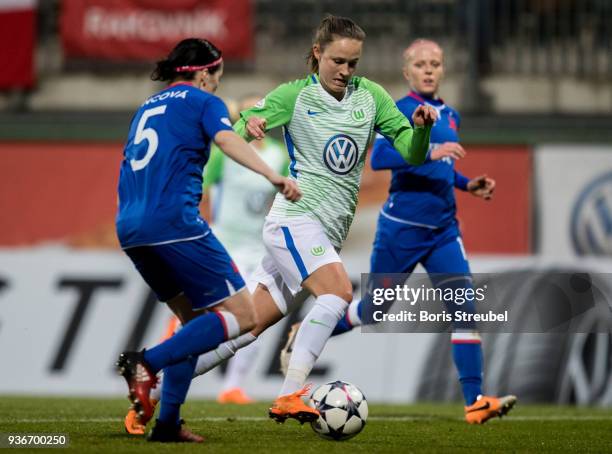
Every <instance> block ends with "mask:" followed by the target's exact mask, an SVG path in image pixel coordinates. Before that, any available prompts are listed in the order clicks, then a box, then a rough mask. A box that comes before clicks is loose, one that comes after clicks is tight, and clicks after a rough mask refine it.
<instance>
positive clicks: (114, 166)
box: [0, 142, 123, 246]
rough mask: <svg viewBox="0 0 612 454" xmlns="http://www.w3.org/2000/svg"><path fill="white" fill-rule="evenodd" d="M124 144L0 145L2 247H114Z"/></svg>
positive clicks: (0, 232)
mask: <svg viewBox="0 0 612 454" xmlns="http://www.w3.org/2000/svg"><path fill="white" fill-rule="evenodd" d="M122 151H123V144H121V143H116V144H112V143H111V144H107V143H100V144H98V143H7V142H4V143H0V162H1V163H2V165H0V212H1V213H3V215H2V216H0V246H25V245H32V244H37V243H48V242H51V243H58V242H62V243H65V242H69V243H73V242H74V241H77V240H78V241H79V242H82V238H83V236H86V237H87V239H88V241H89V242H91V243H94V244H102V243H103V244H116V243H117V240H116V237H115V232H114V218H115V213H116V211H117V181H118V178H119V166H120V163H121V159H122V157H123V153H122Z"/></svg>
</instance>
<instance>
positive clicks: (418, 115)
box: [412, 104, 438, 127]
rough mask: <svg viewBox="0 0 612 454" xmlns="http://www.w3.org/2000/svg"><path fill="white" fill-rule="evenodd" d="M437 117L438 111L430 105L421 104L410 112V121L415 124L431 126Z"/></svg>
mask: <svg viewBox="0 0 612 454" xmlns="http://www.w3.org/2000/svg"><path fill="white" fill-rule="evenodd" d="M437 119H438V112H436V109H434V108H433V107H431V106H426V105H424V104H421V105H420V106H419V107H417V108H416V109H415V110H414V112H413V113H412V123H413V124H414V125H415V126H419V127H420V126H431V125H433V124H434V123H435V122H436V120H437Z"/></svg>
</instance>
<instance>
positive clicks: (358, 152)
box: [198, 16, 436, 422]
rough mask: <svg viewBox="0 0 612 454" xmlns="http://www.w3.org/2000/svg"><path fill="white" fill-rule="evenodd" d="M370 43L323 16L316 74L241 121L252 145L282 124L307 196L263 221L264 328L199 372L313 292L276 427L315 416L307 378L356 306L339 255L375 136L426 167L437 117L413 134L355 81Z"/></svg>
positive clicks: (346, 23)
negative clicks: (306, 400)
mask: <svg viewBox="0 0 612 454" xmlns="http://www.w3.org/2000/svg"><path fill="white" fill-rule="evenodd" d="M364 39H365V33H364V32H363V30H362V29H361V28H360V27H359V26H358V25H357V24H355V23H354V22H353V21H352V20H351V19H348V18H343V17H337V16H327V17H325V18H324V19H323V20H322V21H321V24H320V25H319V28H318V30H317V33H316V36H315V39H314V43H313V46H312V49H311V53H310V56H309V62H310V66H311V68H310V69H311V73H310V74H309V75H308V76H307V77H305V78H304V79H301V80H296V81H294V82H290V83H285V84H282V85H280V86H279V87H277V88H276V89H274V90H273V91H272V92H270V93H268V95H266V97H265V98H264V99H262V100H261V101H260V102H259V103H258V104H257V105H256V106H255V107H253V108H252V109H248V110H246V111H243V112H242V113H241V119H240V120H239V121H238V123H237V124H236V125H234V128H235V130H236V131H237V132H238V133H239V134H240V135H242V136H243V137H245V138H247V139H250V140H253V139H259V140H261V139H263V138H264V137H265V134H266V132H267V131H268V130H269V129H272V128H276V127H279V126H282V127H283V131H284V136H285V142H286V145H287V150H288V153H289V158H290V160H291V164H290V165H289V173H290V178H292V179H294V180H295V181H296V182H297V184H298V186H299V188H300V190H301V191H302V199H301V200H300V201H299V202H296V203H284V202H283V201H282V200H281V199H280V198H279V197H276V199H275V200H274V204H273V206H272V209H271V210H270V214H269V215H268V217H267V218H266V222H265V224H264V228H263V240H264V245H265V248H266V255H265V256H264V258H263V259H262V262H261V264H260V265H259V267H258V268H257V270H256V271H255V273H254V275H253V276H251V277H250V278H249V280H253V281H255V282H257V287H256V289H255V292H254V294H253V298H254V301H255V309H256V313H257V319H258V323H257V327H256V328H255V329H254V330H253V331H251V332H250V333H246V334H244V335H241V336H239V337H237V338H235V339H233V340H231V341H228V342H226V343H224V344H222V345H220V346H219V347H218V348H217V349H216V350H214V351H212V352H208V353H206V354H204V355H201V356H200V358H199V359H198V372H205V371H206V370H210V369H212V368H213V367H215V366H216V365H218V364H220V363H221V362H222V361H224V360H225V359H227V358H229V357H231V356H232V355H233V354H234V353H235V351H236V350H237V349H238V348H242V347H244V346H246V345H248V344H250V343H252V342H253V341H254V340H255V339H256V338H257V336H258V335H259V334H260V333H262V332H263V331H264V330H265V329H266V328H268V327H269V326H271V325H273V324H274V323H276V322H277V321H278V320H280V319H282V318H283V317H284V316H285V315H286V314H287V313H288V311H290V310H292V309H294V308H295V307H296V306H297V305H299V304H300V303H301V302H302V301H304V299H305V298H306V297H307V296H309V295H313V296H314V297H315V303H314V306H313V308H312V309H311V311H310V312H309V313H308V315H307V316H306V318H305V319H304V320H305V323H302V325H301V327H300V330H299V332H298V335H297V338H296V342H295V347H294V350H293V355H292V357H291V362H290V364H289V369H288V372H287V376H286V377H285V382H284V384H283V387H282V389H281V391H280V394H279V397H278V398H277V399H276V401H275V402H274V403H273V405H272V408H270V413H269V414H270V417H271V418H273V419H275V420H277V421H279V422H283V421H285V420H286V419H287V418H294V419H297V420H299V421H301V422H305V421H313V420H315V419H316V418H318V412H317V411H316V410H314V409H312V408H310V407H309V406H307V405H305V404H304V403H303V402H302V399H301V396H302V395H304V394H305V393H306V392H307V391H308V387H307V386H304V383H305V381H306V378H307V376H308V374H309V373H310V371H311V369H312V367H313V365H314V363H315V361H316V359H317V358H318V357H319V355H320V354H321V352H322V350H323V347H324V346H325V343H326V342H327V339H329V337H330V335H331V333H332V330H333V329H334V327H335V326H336V323H337V322H338V320H340V318H341V317H342V316H343V315H344V313H345V311H346V308H347V307H348V304H349V302H350V301H351V300H352V296H353V292H352V285H351V282H350V280H349V278H348V275H347V273H346V270H345V269H344V266H343V265H342V261H341V260H340V257H339V255H338V252H339V250H340V249H341V248H342V245H343V243H344V240H345V238H346V236H347V235H348V230H349V227H350V225H351V223H352V221H353V217H354V214H355V209H356V206H357V198H358V192H359V184H360V180H361V173H362V170H363V166H364V164H365V158H366V150H367V149H368V147H369V145H370V143H371V142H372V140H373V139H374V136H375V133H376V132H378V133H380V134H382V135H384V136H386V137H388V138H389V140H390V141H391V143H392V144H393V146H394V148H395V149H396V150H397V151H398V152H399V153H400V155H401V156H402V157H403V158H404V159H405V160H406V161H407V162H408V163H410V164H413V165H419V164H421V163H423V162H424V160H425V157H426V154H427V151H428V147H429V134H430V130H431V126H432V125H433V123H434V121H435V119H436V112H435V110H434V109H433V108H432V107H431V106H426V105H423V106H419V107H418V108H417V109H415V111H414V113H413V115H412V120H413V124H414V126H415V127H414V128H413V127H412V126H411V124H410V122H409V121H408V119H407V118H406V117H405V116H404V115H403V114H402V113H401V112H400V111H399V110H398V108H397V107H396V105H395V103H394V102H393V99H392V98H391V97H390V96H389V94H388V93H387V92H386V91H385V90H384V88H382V87H381V86H380V85H378V84H376V83H374V82H372V81H370V80H368V79H366V78H363V77H357V76H354V73H355V69H356V67H357V63H358V61H359V58H360V57H361V51H362V45H363V41H364ZM205 366H206V367H205ZM205 369H206V370H205Z"/></svg>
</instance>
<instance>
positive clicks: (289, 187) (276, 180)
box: [269, 174, 302, 202]
mask: <svg viewBox="0 0 612 454" xmlns="http://www.w3.org/2000/svg"><path fill="white" fill-rule="evenodd" d="M269 181H270V183H272V184H273V185H274V186H275V187H276V189H278V192H280V193H281V194H282V195H284V196H285V198H286V199H287V200H290V201H291V202H297V201H298V200H300V199H301V198H302V191H300V188H299V187H298V185H297V183H296V182H295V180H292V179H291V178H287V177H281V176H280V175H278V174H277V175H273V176H271V177H270V178H269Z"/></svg>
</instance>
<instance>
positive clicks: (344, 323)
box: [331, 301, 366, 337]
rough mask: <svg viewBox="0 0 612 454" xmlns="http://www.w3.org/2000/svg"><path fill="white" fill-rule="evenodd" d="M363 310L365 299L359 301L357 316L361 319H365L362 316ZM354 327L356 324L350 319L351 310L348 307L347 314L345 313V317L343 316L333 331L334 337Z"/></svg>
mask: <svg viewBox="0 0 612 454" xmlns="http://www.w3.org/2000/svg"><path fill="white" fill-rule="evenodd" d="M362 311H363V301H359V303H357V316H358V317H359V320H362V321H363V319H362V318H361V314H362ZM363 323H364V324H365V323H366V322H365V321H363ZM353 328H354V326H353V325H352V324H351V322H350V321H349V310H348V309H347V311H346V314H344V317H342V318H341V319H340V320H339V321H338V323H337V324H336V327H335V328H334V330H333V331H332V333H331V335H332V337H333V336H337V335H339V334H344V333H346V332H348V331H350V330H352V329H353Z"/></svg>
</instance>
